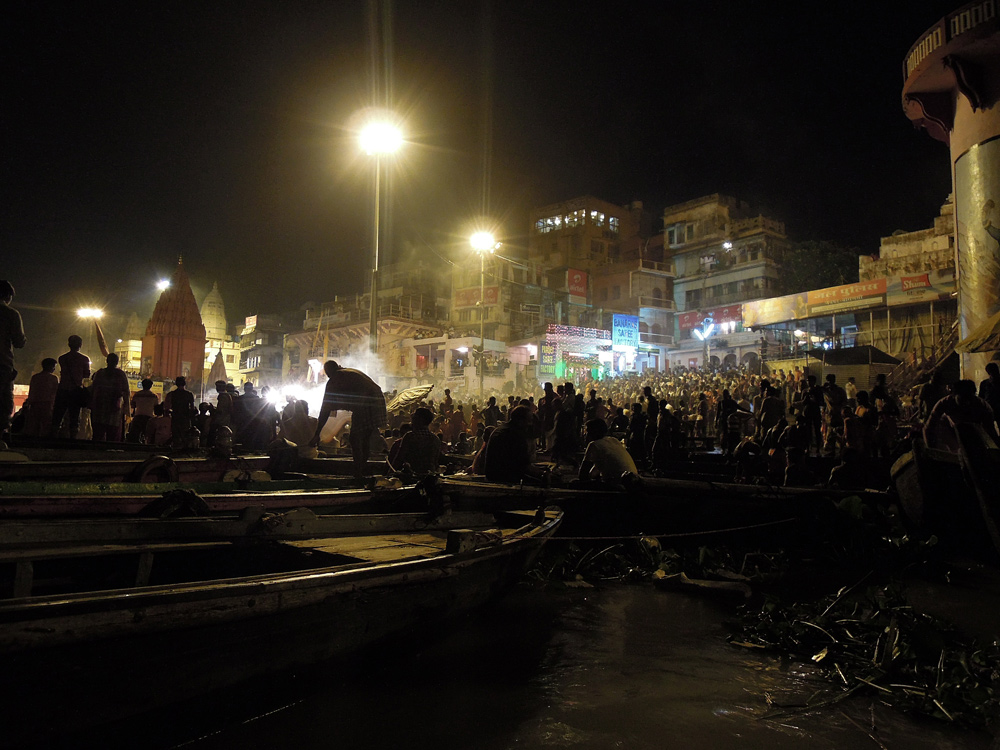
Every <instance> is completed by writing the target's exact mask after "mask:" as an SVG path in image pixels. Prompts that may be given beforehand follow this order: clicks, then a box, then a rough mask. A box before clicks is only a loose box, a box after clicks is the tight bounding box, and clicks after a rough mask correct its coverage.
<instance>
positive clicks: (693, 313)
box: [677, 304, 743, 331]
mask: <svg viewBox="0 0 1000 750" xmlns="http://www.w3.org/2000/svg"><path fill="white" fill-rule="evenodd" d="M705 318H711V319H712V322H713V323H716V324H718V323H742V322H743V306H742V305H739V304H737V305H726V306H724V307H713V308H712V309H710V310H689V311H688V312H684V313H680V314H679V315H678V316H677V320H678V324H679V326H680V329H681V330H682V331H687V330H690V329H692V328H699V327H700V326H701V324H702V323H703V322H704V320H705Z"/></svg>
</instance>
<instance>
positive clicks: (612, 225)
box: [608, 216, 618, 234]
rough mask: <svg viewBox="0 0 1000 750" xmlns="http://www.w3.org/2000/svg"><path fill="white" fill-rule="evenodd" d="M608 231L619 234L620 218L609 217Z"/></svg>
mask: <svg viewBox="0 0 1000 750" xmlns="http://www.w3.org/2000/svg"><path fill="white" fill-rule="evenodd" d="M608 229H610V230H611V231H612V232H614V233H615V234H618V217H617V216H609V217H608Z"/></svg>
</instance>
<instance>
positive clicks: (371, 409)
mask: <svg viewBox="0 0 1000 750" xmlns="http://www.w3.org/2000/svg"><path fill="white" fill-rule="evenodd" d="M323 370H324V371H325V372H326V376H327V378H329V379H328V380H327V381H326V391H325V393H324V394H323V407H322V408H321V409H320V412H319V421H318V424H317V426H316V434H315V435H313V439H312V440H311V441H310V445H319V437H320V434H321V433H322V431H323V425H325V424H326V420H327V419H329V418H330V415H331V414H334V413H336V412H338V411H340V410H344V411H349V412H351V435H350V446H351V457H352V458H353V459H354V475H355V476H357V477H363V476H364V475H365V472H366V469H367V464H368V456H369V455H370V454H371V439H372V433H374V432H375V431H376V430H381V429H382V428H383V427H385V425H386V422H387V421H388V420H387V417H386V413H385V396H384V395H383V394H382V389H381V388H380V387H379V385H378V383H376V382H375V381H374V380H372V379H371V378H370V377H368V376H367V375H366V374H365V373H363V372H361V370H354V369H351V368H348V367H341V366H340V365H339V364H337V363H336V362H335V361H333V360H332V359H331V360H329V361H328V362H327V363H326V364H325V365H323ZM448 397H449V398H450V393H449V394H448Z"/></svg>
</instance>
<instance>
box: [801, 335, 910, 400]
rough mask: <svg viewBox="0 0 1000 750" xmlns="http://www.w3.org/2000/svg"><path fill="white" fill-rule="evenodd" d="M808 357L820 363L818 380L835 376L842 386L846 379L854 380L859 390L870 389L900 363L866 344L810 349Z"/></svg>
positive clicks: (889, 355)
mask: <svg viewBox="0 0 1000 750" xmlns="http://www.w3.org/2000/svg"><path fill="white" fill-rule="evenodd" d="M809 356H810V357H815V358H816V359H818V360H820V361H821V362H822V367H821V368H819V369H821V371H822V377H820V378H818V379H819V380H822V379H823V377H826V376H827V375H836V376H837V382H838V383H840V384H841V385H843V384H844V383H846V382H847V379H848V378H854V382H855V383H857V385H858V388H859V389H861V390H867V389H869V388H871V387H872V386H873V385H875V380H876V378H877V377H878V376H879V375H888V374H889V373H890V372H892V371H893V369H895V367H896V366H897V365H898V364H899V362H900V360H898V359H896V358H895V357H893V356H892V355H891V354H886V353H885V352H884V351H882V350H881V349H878V348H876V347H874V346H869V345H867V344H866V345H863V346H852V347H847V348H844V349H810V350H809ZM817 374H818V373H817Z"/></svg>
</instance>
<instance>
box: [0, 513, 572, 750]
mask: <svg viewBox="0 0 1000 750" xmlns="http://www.w3.org/2000/svg"><path fill="white" fill-rule="evenodd" d="M561 517H562V516H561V513H560V512H558V511H547V512H538V513H535V512H520V513H518V512H514V513H501V514H496V515H491V514H482V513H471V514H470V513H453V514H445V515H444V516H439V517H436V518H430V517H428V515H427V514H397V515H383V516H356V517H346V516H342V517H337V518H334V519H324V518H322V517H319V518H317V517H316V516H315V515H313V514H310V513H308V512H306V511H295V512H293V513H292V514H289V515H288V516H279V517H272V516H260V517H257V518H253V517H250V518H244V519H240V520H237V521H233V520H206V519H178V520H170V521H162V520H156V521H151V520H141V519H137V520H133V521H129V522H125V523H122V522H120V521H116V522H109V521H86V522H69V521H66V522H56V523H52V522H40V521H28V522H11V524H13V525H11V524H8V523H7V522H4V523H0V538H4V539H9V538H20V539H21V540H22V541H21V542H18V543H13V544H5V545H4V546H3V552H2V554H0V570H2V571H3V572H2V578H0V586H2V591H3V595H4V596H5V597H7V598H3V599H0V654H3V657H4V664H5V684H6V685H7V686H8V687H9V688H12V689H11V690H8V691H5V692H8V693H10V694H9V695H5V696H4V706H5V709H6V710H7V712H8V713H7V715H8V716H9V717H11V718H12V719H13V721H8V722H7V724H6V726H5V738H6V740H7V741H8V742H11V743H15V744H16V743H19V742H22V743H23V742H26V741H35V742H38V741H43V740H44V739H45V736H46V735H47V734H51V733H54V732H65V731H67V730H68V729H70V728H80V727H84V726H86V725H92V724H98V723H103V722H106V721H110V720H113V719H116V718H121V717H123V716H127V715H130V714H132V713H135V712H139V711H143V710H146V709H149V708H152V707H155V706H162V705H165V704H168V703H171V702H174V701H176V700H178V699H180V698H184V699H189V698H192V697H195V696H199V695H204V694H206V693H209V692H210V691H213V690H217V689H219V688H224V687H227V686H230V685H233V684H236V683H238V682H240V681H242V680H245V679H247V678H248V677H250V676H254V675H263V674H269V673H273V672H276V671H280V670H285V669H289V668H295V667H298V666H304V665H310V664H313V663H316V662H318V661H320V660H325V659H328V658H330V657H333V656H336V655H339V654H343V653H346V652H350V651H353V650H355V649H358V648H360V647H362V646H364V645H366V644H369V643H372V642H374V641H377V640H379V639H382V638H384V637H387V636H390V635H392V634H395V633H399V632H401V631H405V630H407V629H409V628H411V627H415V626H417V625H422V624H426V623H428V622H433V621H436V620H439V619H440V618H442V617H445V616H447V615H452V614H454V613H456V612H460V611H463V610H467V609H469V608H471V607H474V606H477V605H480V604H482V603H484V602H486V601H487V600H489V599H490V598H491V597H493V596H495V595H497V594H498V593H500V592H502V591H503V590H504V588H505V587H507V586H509V585H510V584H512V583H514V582H515V581H516V580H517V579H518V578H519V577H520V576H521V575H522V574H523V572H524V571H525V570H526V569H527V567H528V566H529V565H530V563H531V562H532V561H533V559H534V558H535V556H536V555H537V553H538V551H539V549H540V546H541V543H542V542H544V540H545V539H546V538H548V537H549V536H551V534H552V533H553V532H554V531H555V530H556V528H557V527H558V526H559V523H560V521H561ZM81 524H82V525H81ZM19 534H20V537H19Z"/></svg>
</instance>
